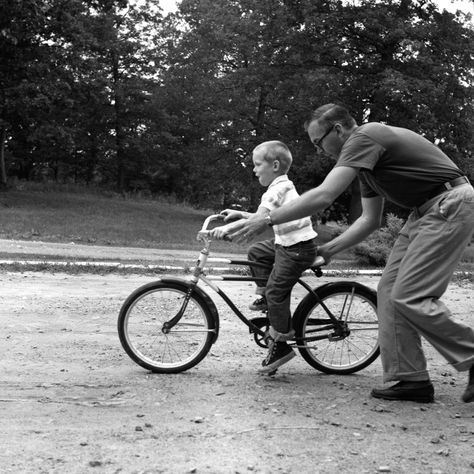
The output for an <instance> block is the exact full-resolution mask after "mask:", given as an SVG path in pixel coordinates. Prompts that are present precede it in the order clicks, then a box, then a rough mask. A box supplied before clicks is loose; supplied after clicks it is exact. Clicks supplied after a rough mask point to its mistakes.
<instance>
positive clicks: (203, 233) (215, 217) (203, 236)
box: [196, 214, 232, 242]
mask: <svg viewBox="0 0 474 474" xmlns="http://www.w3.org/2000/svg"><path fill="white" fill-rule="evenodd" d="M224 219H225V216H224V215H222V214H212V215H210V216H208V217H206V219H205V221H204V222H203V224H202V227H201V230H200V231H199V232H198V234H197V236H196V239H197V240H201V241H204V240H208V238H209V232H210V230H209V229H208V227H209V224H211V222H215V221H222V220H224ZM223 240H227V241H229V242H231V241H232V239H231V238H230V237H229V236H228V235H225V236H224V238H223Z"/></svg>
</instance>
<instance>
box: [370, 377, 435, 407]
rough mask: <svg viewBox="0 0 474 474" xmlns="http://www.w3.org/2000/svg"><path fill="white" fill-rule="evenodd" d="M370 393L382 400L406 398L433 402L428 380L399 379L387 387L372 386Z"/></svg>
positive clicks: (420, 401) (432, 391)
mask: <svg viewBox="0 0 474 474" xmlns="http://www.w3.org/2000/svg"><path fill="white" fill-rule="evenodd" d="M371 395H372V396H373V397H375V398H383V399H384V400H407V401H412V402H419V403H432V402H434V388H433V384H432V383H431V382H430V381H429V380H426V381H420V382H409V381H403V380H402V381H401V382H398V383H397V384H395V385H392V386H391V387H389V388H374V389H373V390H372V392H371Z"/></svg>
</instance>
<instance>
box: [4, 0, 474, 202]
mask: <svg viewBox="0 0 474 474" xmlns="http://www.w3.org/2000/svg"><path fill="white" fill-rule="evenodd" d="M158 4H159V2H158V0H147V1H141V2H136V1H130V0H129V1H127V0H46V1H39V0H11V1H9V2H3V3H2V15H0V59H1V61H0V128H1V130H2V134H0V137H2V136H3V140H2V157H4V159H5V164H6V173H7V175H9V176H10V177H14V176H16V177H19V178H23V179H39V178H41V177H43V178H44V177H45V176H46V177H48V179H55V180H59V181H67V180H74V181H81V182H96V183H99V184H102V185H114V186H115V187H116V188H117V189H119V190H121V191H127V190H140V191H146V192H150V193H162V194H173V195H175V196H176V197H177V198H178V199H184V200H188V201H190V202H192V203H194V204H200V205H212V206H213V207H216V208H219V207H221V206H228V205H230V204H232V203H240V204H242V205H244V206H247V207H253V206H254V205H255V204H256V202H258V198H259V195H260V193H261V192H262V190H261V189H259V187H258V185H257V183H256V182H255V180H254V179H253V177H252V165H251V160H250V152H251V150H252V149H253V147H254V146H255V145H256V144H257V143H259V142H261V141H264V140H270V139H280V140H283V141H285V142H286V143H287V144H288V145H289V146H290V148H291V150H292V152H293V155H294V165H293V168H292V170H291V177H292V178H293V179H294V181H295V182H296V184H297V187H298V189H299V190H300V191H304V190H306V189H308V188H310V187H313V186H315V185H317V184H319V183H320V182H322V180H323V179H324V176H325V174H326V173H327V172H328V170H329V169H330V167H331V166H332V163H331V162H329V161H328V160H325V159H323V160H319V159H316V158H315V155H314V153H313V150H312V147H311V144H310V143H309V141H308V140H307V138H306V136H305V132H304V130H303V123H304V122H305V120H306V118H307V116H308V114H309V112H310V111H311V110H312V109H313V108H315V107H317V106H318V105H321V104H323V103H327V102H333V101H338V102H342V103H345V104H346V105H347V106H348V107H349V108H350V110H351V111H352V112H353V114H354V115H355V116H356V117H357V119H358V121H359V122H360V123H362V122H364V121H368V120H369V121H374V120H378V121H383V122H387V123H390V124H392V125H399V126H404V127H408V128H411V129H413V130H415V131H417V132H419V133H422V134H423V135H425V136H426V137H427V138H428V139H430V140H433V141H434V142H435V143H437V144H438V145H439V146H440V147H442V148H443V149H444V150H445V151H446V152H447V153H448V155H449V156H451V157H452V158H453V160H454V161H455V162H457V163H458V164H459V166H461V167H462V168H463V169H464V170H465V172H466V173H468V174H469V175H470V177H471V178H472V179H474V165H473V161H474V160H473V149H472V144H473V133H474V132H473V130H474V128H473V121H474V119H473V117H474V111H473V104H474V102H473V100H472V99H473V96H472V91H473V87H472V86H473V71H474V67H473V66H474V64H473V63H474V58H473V55H472V51H474V30H473V28H472V23H471V21H472V19H471V18H470V17H468V16H465V15H463V14H461V13H458V14H451V13H448V12H446V11H443V12H441V11H439V10H438V9H437V7H436V6H435V5H434V3H433V2H431V1H429V0H415V1H408V0H398V1H392V0H362V1H360V2H357V3H355V2H350V3H346V2H341V1H338V0H259V1H258V2H255V1H253V0H182V2H181V3H180V4H179V9H178V11H177V12H176V13H175V14H171V15H168V16H166V17H165V18H163V16H162V15H161V11H160V9H159V6H158ZM350 193H351V191H350V190H349V192H348V193H347V194H346V195H344V196H343V197H342V198H341V199H342V201H341V202H344V203H345V205H347V206H349V198H350Z"/></svg>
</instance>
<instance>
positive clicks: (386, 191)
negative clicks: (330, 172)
mask: <svg viewBox="0 0 474 474" xmlns="http://www.w3.org/2000/svg"><path fill="white" fill-rule="evenodd" d="M336 166H348V167H351V168H357V169H358V170H359V180H360V183H361V194H362V197H374V196H377V195H378V196H382V197H384V198H386V199H388V200H389V201H392V202H394V203H395V204H398V205H399V206H401V207H405V208H413V207H416V206H418V205H420V204H421V203H422V202H423V201H424V200H426V199H427V197H428V196H430V194H431V193H432V192H433V191H434V190H435V189H436V188H437V187H438V186H439V185H441V184H443V183H445V182H447V181H451V180H452V179H455V178H458V177H459V176H462V172H461V171H460V170H459V168H458V167H457V166H456V165H455V164H454V163H453V162H452V161H451V159H450V158H449V157H448V156H446V155H445V154H444V153H443V152H442V151H441V150H440V149H439V148H438V147H437V146H436V145H434V144H433V143H431V142H430V141H429V140H427V139H426V138H424V137H422V136H421V135H418V134H417V133H415V132H412V131H411V130H407V129H406V128H399V127H392V126H389V125H384V124H381V123H367V124H364V125H361V126H360V127H358V128H357V129H356V130H354V132H353V133H352V134H351V136H350V137H349V138H348V140H347V141H346V143H345V144H344V146H343V147H342V150H341V153H340V155H339V158H338V160H337V163H336Z"/></svg>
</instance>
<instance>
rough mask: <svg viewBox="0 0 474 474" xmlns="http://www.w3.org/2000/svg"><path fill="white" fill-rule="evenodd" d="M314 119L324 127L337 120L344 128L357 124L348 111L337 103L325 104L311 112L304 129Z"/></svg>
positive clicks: (327, 127)
mask: <svg viewBox="0 0 474 474" xmlns="http://www.w3.org/2000/svg"><path fill="white" fill-rule="evenodd" d="M315 120H317V121H318V123H319V124H320V125H321V127H323V128H326V129H329V127H331V126H332V125H334V124H335V123H336V122H339V123H340V124H341V125H342V126H343V127H344V128H352V127H353V126H354V125H357V122H356V121H355V120H354V117H352V115H351V114H350V113H349V111H348V110H347V109H346V108H345V107H343V106H342V105H337V104H325V105H322V106H321V107H318V108H317V109H316V110H315V111H314V112H312V113H311V116H310V118H309V120H307V121H306V122H305V124H304V129H305V131H308V127H309V125H310V124H311V122H314V121H315Z"/></svg>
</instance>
